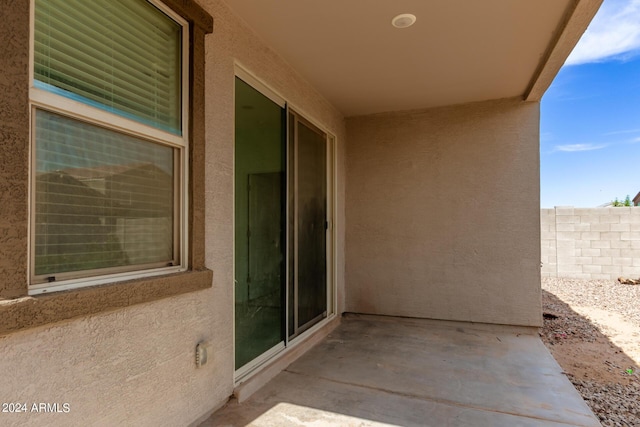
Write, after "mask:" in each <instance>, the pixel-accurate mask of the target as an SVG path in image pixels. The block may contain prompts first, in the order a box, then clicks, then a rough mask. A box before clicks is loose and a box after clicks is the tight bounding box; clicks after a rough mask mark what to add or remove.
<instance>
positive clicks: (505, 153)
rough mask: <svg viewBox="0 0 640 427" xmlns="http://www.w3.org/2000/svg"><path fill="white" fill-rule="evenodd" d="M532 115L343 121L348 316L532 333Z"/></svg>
mask: <svg viewBox="0 0 640 427" xmlns="http://www.w3.org/2000/svg"><path fill="white" fill-rule="evenodd" d="M538 136H539V104H538V103H523V102H521V101H520V100H517V99H510V100H498V101H489V102H481V103H473V104H466V105H460V106H451V107H445V108H434V109H428V110H423V111H411V112H405V113H389V114H380V115H372V116H365V117H356V118H350V119H348V120H347V221H348V227H347V237H346V239H347V240H346V244H347V247H346V248H347V252H346V266H347V270H346V284H347V286H346V287H347V299H346V301H347V304H346V308H347V311H353V312H359V313H375V314H386V315H400V316H411V317H424V318H433V319H447V320H463V321H474V322H487V323H503V324H518V325H539V324H540V322H541V307H540V243H539V239H540V227H539V223H540V218H539V215H540V208H539V152H538V150H539V145H538Z"/></svg>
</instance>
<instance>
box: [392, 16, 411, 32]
mask: <svg viewBox="0 0 640 427" xmlns="http://www.w3.org/2000/svg"><path fill="white" fill-rule="evenodd" d="M415 23H416V15H412V14H411V13H402V14H400V15H398V16H396V17H395V18H393V19H392V20H391V24H392V25H393V26H394V27H396V28H407V27H410V26H412V25H413V24H415Z"/></svg>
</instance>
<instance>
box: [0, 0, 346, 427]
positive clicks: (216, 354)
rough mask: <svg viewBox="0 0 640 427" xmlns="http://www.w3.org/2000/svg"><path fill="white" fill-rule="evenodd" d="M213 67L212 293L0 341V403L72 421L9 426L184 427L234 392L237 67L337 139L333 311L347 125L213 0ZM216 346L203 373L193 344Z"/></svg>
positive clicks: (35, 417)
mask: <svg viewBox="0 0 640 427" xmlns="http://www.w3.org/2000/svg"><path fill="white" fill-rule="evenodd" d="M199 3H200V4H201V5H202V6H203V7H205V9H207V10H208V11H209V12H210V13H211V14H212V16H213V18H214V26H215V28H214V32H213V34H211V35H208V36H207V39H206V51H207V54H206V55H207V67H206V106H207V107H206V135H207V136H206V140H207V144H206V150H207V152H206V164H207V166H206V219H205V222H206V237H205V239H206V254H205V256H206V266H207V267H208V268H210V269H212V270H213V272H214V279H213V281H214V284H213V287H212V288H211V289H207V290H204V291H198V292H193V293H189V294H186V295H182V296H178V297H173V298H169V299H164V300H160V301H156V302H152V303H145V304H140V305H136V306H133V307H129V308H126V309H121V310H117V311H113V312H108V313H103V314H99V315H95V316H91V317H88V318H83V319H80V320H75V321H68V322H65V323H59V324H55V325H50V326H47V327H40V328H36V329H31V330H26V331H23V332H19V333H14V334H11V335H8V336H5V337H0V355H1V357H0V372H2V380H1V381H0V397H1V399H0V400H2V401H3V402H28V403H29V404H31V403H33V402H47V403H54V402H58V403H60V404H62V403H69V404H70V409H71V411H70V412H69V413H67V414H14V415H9V414H4V413H3V414H0V424H1V425H3V426H18V425H20V426H29V425H32V426H35V425H64V426H74V425H77V426H86V425H103V426H115V425H132V426H133V425H135V426H145V425H157V426H180V425H188V424H189V423H190V422H192V421H194V420H195V419H198V418H199V417H201V416H202V415H204V414H206V413H207V412H208V411H211V410H213V409H214V408H216V407H218V406H220V405H222V404H223V403H224V402H225V401H226V399H227V398H228V397H229V395H230V394H231V393H232V391H233V222H232V221H233V131H234V126H233V84H234V60H238V61H240V62H241V63H242V64H244V66H245V67H246V68H248V69H249V70H250V71H252V72H253V73H255V74H256V76H257V77H259V78H260V79H262V80H263V81H264V82H265V83H267V84H269V85H270V86H272V88H273V89H275V90H276V91H277V92H279V93H280V94H281V95H282V96H284V97H285V98H287V99H288V100H289V101H291V102H292V103H293V104H295V105H296V106H297V107H298V108H299V109H300V110H301V111H302V112H305V113H307V114H308V115H309V116H310V117H311V118H312V119H314V120H316V121H318V122H319V123H321V124H323V125H324V126H325V127H326V128H327V129H328V130H329V131H330V132H332V133H334V134H335V135H336V136H337V139H338V144H337V175H338V191H337V201H338V207H337V211H338V215H337V218H336V235H337V236H338V239H337V242H336V248H337V249H336V257H337V259H338V260H340V261H339V262H338V263H337V266H336V269H337V271H336V276H337V279H338V280H337V282H338V283H337V284H338V288H339V298H338V299H339V304H340V305H339V307H338V312H342V311H343V302H342V301H343V291H342V289H343V286H344V280H343V278H344V224H345V220H344V195H345V191H344V170H345V167H344V159H345V155H344V139H345V129H344V120H343V118H342V116H341V114H340V113H339V112H338V111H337V110H335V109H334V108H333V107H332V106H331V105H330V104H329V103H328V102H327V101H325V100H324V99H323V98H322V97H321V96H320V95H319V94H318V93H317V92H316V91H315V90H314V89H313V88H312V87H311V86H310V85H309V84H308V83H307V82H306V81H305V80H304V79H303V78H301V76H299V75H298V74H297V73H296V72H295V71H293V70H292V69H291V68H290V67H289V66H288V65H287V64H286V63H285V62H284V61H283V60H282V59H281V58H280V57H279V56H277V55H276V54H274V53H273V52H272V51H271V50H269V48H268V47H267V46H265V45H264V44H263V43H262V42H261V41H260V40H259V39H258V38H257V37H256V36H255V35H253V33H251V32H250V31H248V30H247V29H246V28H245V27H244V26H243V24H242V23H241V21H240V20H238V19H237V18H235V17H234V16H233V15H232V14H231V13H230V12H229V10H228V9H227V7H226V6H225V5H224V3H222V2H221V1H218V0H206V1H205V0H202V1H200V2H199ZM203 339H204V340H208V341H209V342H211V343H212V348H213V354H210V355H209V358H210V359H209V363H208V364H207V365H206V366H205V367H203V368H200V369H196V367H195V363H194V349H195V345H196V343H197V342H198V341H200V340H203Z"/></svg>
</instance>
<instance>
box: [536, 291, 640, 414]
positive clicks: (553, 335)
mask: <svg viewBox="0 0 640 427" xmlns="http://www.w3.org/2000/svg"><path fill="white" fill-rule="evenodd" d="M542 303H543V310H544V312H545V313H547V314H548V316H546V318H545V319H544V327H543V328H542V330H541V333H540V335H541V337H542V340H543V341H544V343H545V344H546V345H547V347H548V348H549V351H551V353H552V354H553V356H554V358H555V359H556V360H557V361H558V363H559V364H560V366H561V367H562V368H563V370H564V371H565V372H566V373H567V375H568V377H569V380H571V382H572V383H573V384H574V385H575V387H576V388H577V389H578V391H579V392H580V394H581V395H582V397H583V399H584V400H585V401H586V403H587V404H588V405H589V406H590V407H591V409H592V410H593V412H594V413H595V414H596V415H597V416H598V418H599V419H600V421H602V422H603V424H604V425H612V426H613V425H629V426H631V425H640V417H639V414H640V403H638V402H640V379H639V375H638V363H637V362H636V361H635V360H634V359H632V358H631V357H629V355H627V354H626V353H625V352H624V350H623V349H621V348H620V347H618V346H616V345H615V344H614V343H613V342H612V341H611V340H610V339H609V338H608V337H607V335H605V334H604V333H603V332H602V331H601V329H600V328H599V327H598V326H597V325H595V324H594V323H593V322H592V321H590V320H589V319H588V318H586V317H585V316H582V315H580V314H579V313H577V312H576V311H574V310H573V309H572V308H571V306H570V305H569V304H567V303H565V302H564V301H562V300H561V299H560V298H558V297H557V296H556V295H554V294H553V293H551V292H548V291H546V290H543V294H542ZM553 316H557V318H553ZM614 333H615V331H610V334H614ZM636 344H637V338H636ZM629 369H630V370H631V371H630V372H631V374H630V373H629V371H628V370H629ZM634 405H635V406H636V408H635V409H634V408H632V406H634ZM630 409H632V410H634V411H636V412H637V413H636V414H633V413H631V412H630ZM616 423H618V424H616Z"/></svg>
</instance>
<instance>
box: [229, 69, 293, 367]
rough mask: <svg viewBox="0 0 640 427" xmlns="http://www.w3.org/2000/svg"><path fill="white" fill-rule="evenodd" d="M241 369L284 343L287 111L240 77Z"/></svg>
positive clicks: (238, 352) (237, 282) (237, 127)
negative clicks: (285, 120)
mask: <svg viewBox="0 0 640 427" xmlns="http://www.w3.org/2000/svg"><path fill="white" fill-rule="evenodd" d="M235 115H236V119H235V367H236V369H239V368H241V367H242V366H245V365H246V364H247V363H249V362H251V361H252V360H254V359H256V358H257V357H258V356H260V355H262V354H263V353H265V352H267V351H268V350H270V349H272V348H274V347H275V346H278V345H284V343H283V341H284V330H285V326H284V313H285V306H284V301H285V294H284V285H285V253H286V252H285V208H284V207H285V194H286V192H285V136H286V135H285V126H284V118H285V117H286V116H285V111H284V108H282V107H281V106H280V105H278V104H276V103H275V102H273V101H271V100H270V99H269V98H267V97H266V96H264V95H262V94H261V93H260V92H258V91H257V90H255V89H254V88H252V87H251V86H249V85H248V84H247V83H245V82H244V81H243V80H241V79H239V78H236V108H235Z"/></svg>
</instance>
